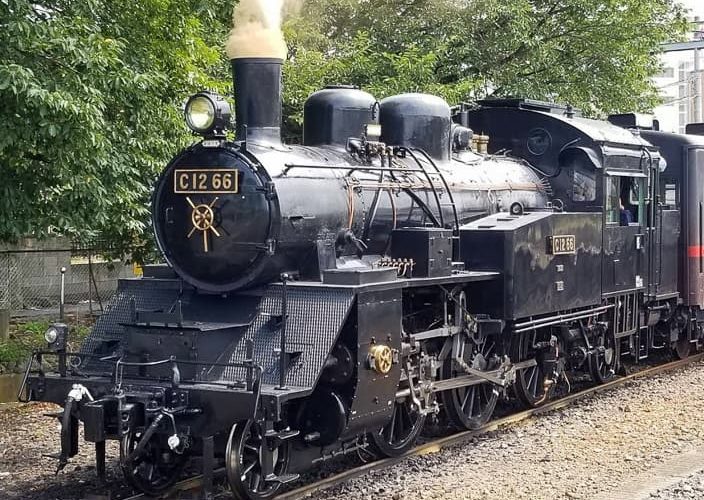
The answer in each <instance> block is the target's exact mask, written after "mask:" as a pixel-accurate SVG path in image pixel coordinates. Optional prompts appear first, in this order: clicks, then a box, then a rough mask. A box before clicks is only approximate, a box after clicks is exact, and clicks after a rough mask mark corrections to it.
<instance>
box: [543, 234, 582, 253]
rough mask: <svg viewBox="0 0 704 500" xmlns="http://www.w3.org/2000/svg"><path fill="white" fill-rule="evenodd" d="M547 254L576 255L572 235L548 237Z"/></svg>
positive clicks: (575, 242) (574, 239)
mask: <svg viewBox="0 0 704 500" xmlns="http://www.w3.org/2000/svg"><path fill="white" fill-rule="evenodd" d="M548 253H549V254H551V255H569V254H574V253H577V238H575V237H574V236H573V235H571V234H570V235H560V236H548Z"/></svg>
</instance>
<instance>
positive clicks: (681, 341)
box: [672, 331, 692, 359]
mask: <svg viewBox="0 0 704 500" xmlns="http://www.w3.org/2000/svg"><path fill="white" fill-rule="evenodd" d="M691 350H692V343H691V342H690V341H689V338H688V336H687V332H684V331H680V333H679V338H678V339H677V342H673V344H672V352H673V354H674V355H675V356H677V359H687V358H688V357H689V354H690V352H691Z"/></svg>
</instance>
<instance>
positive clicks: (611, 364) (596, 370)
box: [589, 332, 621, 384]
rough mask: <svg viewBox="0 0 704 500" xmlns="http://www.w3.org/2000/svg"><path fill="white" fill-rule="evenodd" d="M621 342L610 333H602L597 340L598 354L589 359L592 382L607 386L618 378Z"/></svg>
mask: <svg viewBox="0 0 704 500" xmlns="http://www.w3.org/2000/svg"><path fill="white" fill-rule="evenodd" d="M620 346H621V344H620V342H618V341H617V340H616V338H615V337H614V335H613V334H612V333H609V332H603V333H600V334H599V335H598V336H597V338H596V339H595V345H594V347H595V348H596V349H597V352H596V353H594V354H592V355H591V356H590V357H589V371H590V373H591V376H592V380H593V381H594V382H595V383H597V384H605V383H606V382H609V381H610V380H612V379H613V378H614V377H615V376H616V372H617V371H618V365H619V360H620V357H621V349H620Z"/></svg>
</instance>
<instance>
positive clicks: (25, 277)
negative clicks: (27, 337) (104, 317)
mask: <svg viewBox="0 0 704 500" xmlns="http://www.w3.org/2000/svg"><path fill="white" fill-rule="evenodd" d="M105 253H106V252H105V251H104V250H101V249H100V248H94V247H83V248H81V247H76V246H71V247H70V248H51V249H47V248H40V249H18V250H6V251H0V310H6V311H7V310H9V311H10V315H11V316H12V317H40V316H57V315H58V311H59V304H60V300H61V276H62V269H63V270H64V271H65V272H64V280H65V285H64V293H65V312H66V313H68V314H71V313H75V314H95V313H100V312H101V311H102V309H103V306H104V304H105V303H106V302H107V300H109V299H110V297H111V296H112V295H113V294H114V293H115V290H116V289H117V281H118V279H120V278H131V277H134V276H135V270H134V269H133V267H132V266H128V265H125V264H124V263H123V262H122V261H119V260H112V259H107V258H105V257H104V256H103V255H104V254H105Z"/></svg>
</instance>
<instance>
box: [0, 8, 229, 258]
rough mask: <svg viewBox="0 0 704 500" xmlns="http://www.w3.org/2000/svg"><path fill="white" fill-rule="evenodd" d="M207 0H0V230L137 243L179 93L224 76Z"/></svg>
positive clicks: (177, 124)
mask: <svg viewBox="0 0 704 500" xmlns="http://www.w3.org/2000/svg"><path fill="white" fill-rule="evenodd" d="M214 3H215V2H198V1H170V0H140V1H138V2H136V1H133V0H81V1H73V0H44V1H35V2H30V1H28V0H0V46H1V47H3V50H2V51H0V103H1V104H2V105H1V106H0V240H5V241H8V240H9V241H11V240H13V239H15V238H17V237H19V236H24V235H28V234H37V233H39V234H46V232H47V231H53V232H56V233H60V234H64V235H68V236H72V237H74V238H78V239H84V240H85V239H93V238H98V237H100V238H103V239H105V240H108V242H109V243H112V244H115V245H117V246H118V248H120V247H134V246H139V245H141V244H143V243H144V237H145V234H146V233H148V231H146V229H147V221H148V216H147V215H148V214H147V212H148V201H149V190H150V186H151V184H152V182H153V180H154V179H155V177H156V175H157V174H158V173H159V172H160V171H161V169H163V167H164V163H165V161H167V160H168V158H169V157H170V156H171V155H173V154H174V153H175V152H176V151H177V150H178V149H179V148H180V147H181V146H183V145H184V144H186V143H187V141H188V140H189V137H188V134H186V132H185V129H184V127H183V120H182V117H181V115H180V112H179V104H180V103H181V102H182V101H183V99H184V98H185V97H186V96H187V95H188V94H189V93H192V92H193V91H194V90H196V89H200V88H203V87H211V88H220V89H221V90H224V89H226V88H227V84H226V83H225V82H227V79H226V78H225V74H226V71H225V68H223V66H222V64H221V62H222V59H221V50H220V43H221V40H222V38H223V37H224V33H225V30H226V27H225V26H224V25H223V24H222V23H221V22H219V21H218V19H221V18H222V17H223V15H222V12H221V11H218V10H217V7H218V6H217V5H216V6H215V7H213V6H212V4H214ZM221 8H222V7H221ZM228 9H229V7H228ZM213 25H215V26H216V28H217V27H219V29H215V30H213V29H212V28H213Z"/></svg>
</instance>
